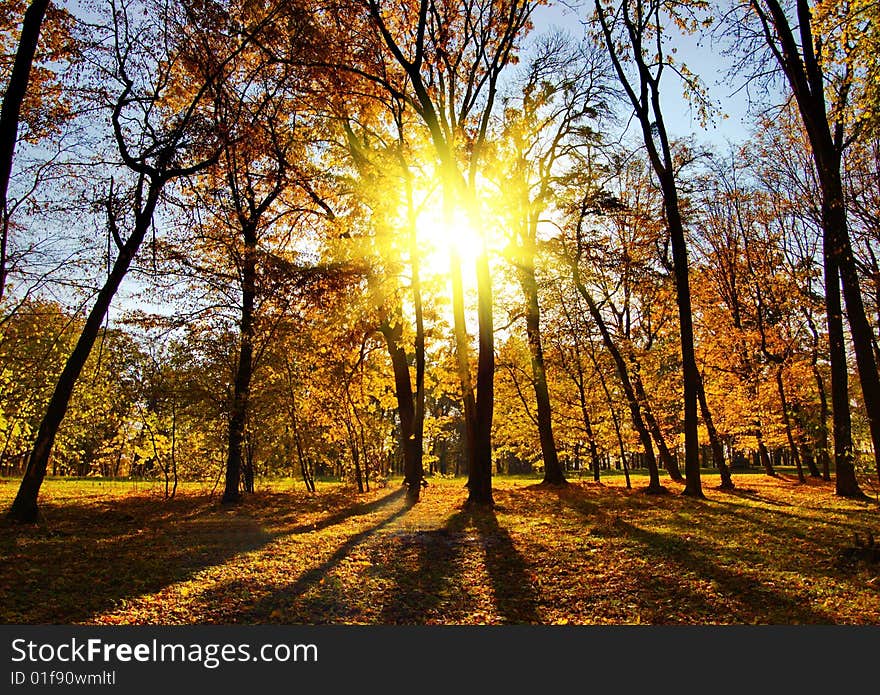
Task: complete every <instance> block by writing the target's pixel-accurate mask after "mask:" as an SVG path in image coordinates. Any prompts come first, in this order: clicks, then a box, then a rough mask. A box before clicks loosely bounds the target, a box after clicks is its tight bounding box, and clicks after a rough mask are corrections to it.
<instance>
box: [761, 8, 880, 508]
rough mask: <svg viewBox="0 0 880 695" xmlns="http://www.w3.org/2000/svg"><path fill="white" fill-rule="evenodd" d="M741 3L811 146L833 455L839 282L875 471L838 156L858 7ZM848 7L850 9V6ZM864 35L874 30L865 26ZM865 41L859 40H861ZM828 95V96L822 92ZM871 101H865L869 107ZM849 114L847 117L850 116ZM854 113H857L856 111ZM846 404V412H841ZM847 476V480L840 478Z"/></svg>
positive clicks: (877, 378) (840, 361) (879, 431)
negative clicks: (820, 245)
mask: <svg viewBox="0 0 880 695" xmlns="http://www.w3.org/2000/svg"><path fill="white" fill-rule="evenodd" d="M743 10H744V11H745V12H748V13H749V14H750V15H752V16H753V17H754V20H755V22H756V23H757V28H758V29H757V31H758V33H759V35H760V37H761V38H762V40H763V41H764V43H765V44H766V46H767V47H768V49H769V50H770V52H771V54H772V55H773V58H774V59H775V61H776V63H777V65H778V66H779V69H780V70H781V72H782V74H783V75H784V77H785V80H786V82H787V84H788V88H789V90H790V92H791V94H792V95H793V97H794V100H795V102H796V104H797V107H798V112H799V113H800V116H801V119H802V122H803V125H804V129H805V130H806V132H807V138H808V141H809V144H810V150H811V152H812V157H813V162H814V166H815V170H816V176H817V179H818V181H819V187H820V191H821V194H822V231H823V255H824V266H825V308H826V315H827V321H828V340H829V352H830V357H831V372H832V379H831V399H832V410H833V412H834V430H835V458H836V463H837V464H838V465H839V466H840V468H839V470H840V471H847V470H849V469H850V468H851V467H852V445H851V442H850V443H848V442H847V441H846V432H845V430H846V429H847V425H848V422H846V420H848V418H849V403H848V401H847V396H846V388H847V386H846V383H845V382H846V359H845V354H846V352H845V343H844V337H843V320H842V307H841V306H840V304H841V302H840V288H841V286H842V288H843V299H844V302H845V304H846V312H847V319H848V322H849V326H850V332H851V336H852V344H853V350H854V352H855V357H856V364H857V366H858V372H859V380H860V383H861V387H862V395H863V397H864V399H865V407H866V410H867V414H868V421H869V424H870V430H871V439H872V441H873V446H874V456H875V460H876V462H877V472H878V475H880V374H878V371H877V362H876V360H875V357H874V351H873V345H872V335H873V333H872V330H871V326H870V323H869V322H868V319H867V315H866V312H865V306H864V301H863V298H862V293H861V287H860V282H859V277H858V269H857V266H856V263H855V258H854V255H853V250H852V244H851V241H850V235H849V229H848V225H847V212H846V202H845V200H844V190H843V181H842V176H841V161H842V157H843V153H844V150H845V149H846V147H847V145H848V143H849V139H850V138H852V137H853V135H854V134H853V133H852V132H850V133H849V134H848V133H847V128H848V126H851V125H852V118H851V115H852V109H853V108H854V107H855V108H856V110H858V104H854V100H857V98H858V96H860V95H859V94H858V93H856V94H853V92H854V91H857V83H856V74H857V73H859V72H860V71H859V69H858V68H857V66H856V64H855V63H854V60H855V59H856V57H857V56H858V53H859V52H858V51H855V50H853V49H852V47H853V46H854V45H857V44H858V33H859V27H860V25H861V24H862V23H863V22H864V19H863V18H862V17H861V16H860V15H859V14H858V8H851V7H850V6H849V5H843V4H840V5H838V4H837V3H830V4H829V7H827V8H826V7H824V6H814V5H811V4H810V2H809V1H808V0H800V1H799V2H797V3H796V6H795V8H793V10H791V11H793V13H794V14H793V15H790V14H789V10H788V8H785V7H783V5H782V4H781V3H780V2H778V1H777V0H751V1H750V2H749V3H748V4H747V5H744V6H743ZM851 10H853V11H854V14H850V11H851ZM866 36H867V37H873V36H875V33H872V32H866ZM862 45H863V44H862ZM829 98H830V100H831V102H830V103H829V101H828V99H829ZM872 111H876V107H872V106H871V105H870V103H868V104H867V112H868V113H869V114H870V113H871V112H872ZM848 121H849V122H848ZM857 121H858V117H857ZM844 410H846V413H844ZM844 481H848V482H846V483H845V482H844ZM837 492H838V494H840V495H844V496H851V497H858V496H860V495H861V494H862V493H861V491H860V490H859V488H858V485H857V484H856V482H855V477H854V476H851V475H848V474H845V477H844V478H843V479H841V478H840V477H838V489H837Z"/></svg>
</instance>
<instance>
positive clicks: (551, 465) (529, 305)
mask: <svg viewBox="0 0 880 695" xmlns="http://www.w3.org/2000/svg"><path fill="white" fill-rule="evenodd" d="M525 253H526V254H527V255H528V257H527V258H525V259H523V262H522V264H521V265H520V267H519V281H520V286H521V287H522V291H523V296H524V298H525V301H526V307H525V308H526V311H525V314H526V316H525V318H526V337H527V339H528V344H529V355H530V356H531V362H532V383H533V384H534V388H535V401H536V404H537V408H536V410H537V421H538V436H539V439H540V441H541V454H542V457H543V459H544V480H543V481H542V482H544V483H547V484H550V485H564V484H565V482H566V480H565V473H564V472H563V470H562V466H561V465H560V463H559V455H558V454H557V452H556V441H555V439H554V437H553V417H552V410H551V406H550V392H549V389H548V387H547V372H546V369H545V365H544V348H543V346H542V344H541V313H540V307H539V305H538V283H537V281H536V279H535V266H534V255H533V254H532V253H531V249H528V250H526V252H525ZM591 439H592V437H591ZM594 447H595V445H594Z"/></svg>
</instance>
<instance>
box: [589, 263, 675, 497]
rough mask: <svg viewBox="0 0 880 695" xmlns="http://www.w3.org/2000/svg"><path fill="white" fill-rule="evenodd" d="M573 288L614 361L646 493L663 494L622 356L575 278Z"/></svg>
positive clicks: (652, 448) (646, 432) (597, 310)
mask: <svg viewBox="0 0 880 695" xmlns="http://www.w3.org/2000/svg"><path fill="white" fill-rule="evenodd" d="M575 287H577V290H578V292H579V293H580V295H581V296H582V297H583V298H584V300H585V301H586V302H587V307H588V308H589V310H590V315H591V316H592V317H593V321H594V322H595V323H596V326H597V328H598V329H599V333H600V335H601V336H602V342H603V343H604V344H605V349H606V350H608V352H609V354H610V355H611V358H612V359H613V360H614V364H615V366H616V367H617V376H618V377H619V378H620V383H621V385H622V386H623V392H624V394H625V395H626V400H627V403H628V404H629V413H630V417H631V418H632V423H633V427H634V428H635V430H636V432H637V433H638V435H639V440H640V441H641V442H642V447H643V448H644V450H645V461H646V464H647V467H648V478H649V482H648V488H647V491H648V492H651V493H658V492H664V491H665V488H664V487H663V486H662V485H661V484H660V471H659V469H658V468H657V459H656V458H654V446H653V444H652V443H651V434H650V433H649V432H648V428H647V427H645V422H644V420H643V419H642V415H641V413H640V412H639V401H638V398H636V394H635V391H634V390H633V386H632V382H631V381H630V377H629V372H628V371H627V368H626V362H625V361H624V359H623V355H621V354H620V350H618V349H617V345H615V344H614V340H613V339H612V338H611V334H610V333H609V332H608V326H607V325H606V324H605V320H604V319H603V318H602V313H601V312H600V311H599V308H598V307H597V306H596V302H595V301H593V297H592V295H591V294H590V293H589V291H588V290H587V288H586V287H585V286H584V285H583V283H582V282H580V279H579V278H577V277H576V278H575Z"/></svg>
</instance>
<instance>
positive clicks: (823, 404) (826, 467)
mask: <svg viewBox="0 0 880 695" xmlns="http://www.w3.org/2000/svg"><path fill="white" fill-rule="evenodd" d="M807 325H808V326H809V328H810V333H812V334H813V345H812V349H811V352H810V365H811V368H812V370H813V378H814V379H815V380H816V390H817V391H818V393H819V427H818V442H817V443H818V445H819V446H818V450H819V458H820V459H821V461H822V479H823V480H831V457H830V456H829V455H828V397H827V395H826V393H825V380H824V379H823V378H822V372H820V371H819V331H817V330H816V325H815V324H814V323H813V319H812V317H811V316H810V315H809V314H807Z"/></svg>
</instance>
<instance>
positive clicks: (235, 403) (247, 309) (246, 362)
mask: <svg viewBox="0 0 880 695" xmlns="http://www.w3.org/2000/svg"><path fill="white" fill-rule="evenodd" d="M242 232H243V235H244V245H245V248H244V258H243V259H242V270H241V300H242V301H241V323H240V325H239V335H240V339H241V345H240V347H239V353H238V366H237V368H236V371H235V384H234V387H233V394H232V404H231V407H230V412H229V440H228V448H227V452H226V487H225V489H224V491H223V497H222V498H221V500H220V501H221V502H222V503H223V504H234V503H236V502H238V501H240V500H241V490H240V489H239V488H240V484H241V472H242V457H241V447H242V442H243V441H244V430H245V425H246V423H247V413H248V398H249V396H250V388H251V377H252V375H253V367H254V301H255V300H256V295H257V254H256V250H257V235H256V230H255V229H253V228H252V227H246V228H245V229H243V230H242Z"/></svg>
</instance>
